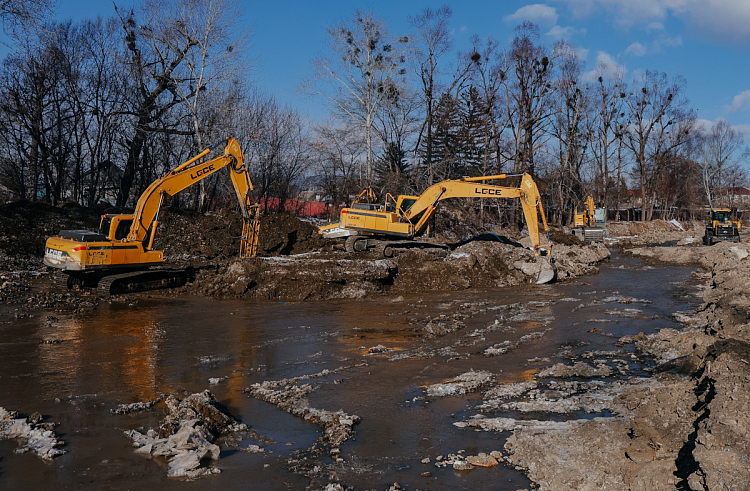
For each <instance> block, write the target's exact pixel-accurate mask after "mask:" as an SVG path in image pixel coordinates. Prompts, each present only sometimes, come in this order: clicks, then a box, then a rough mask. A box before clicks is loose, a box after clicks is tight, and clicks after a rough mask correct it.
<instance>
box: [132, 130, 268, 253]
mask: <svg viewBox="0 0 750 491" xmlns="http://www.w3.org/2000/svg"><path fill="white" fill-rule="evenodd" d="M222 143H226V146H225V147H224V154H223V155H220V156H218V157H215V158H213V159H210V160H207V161H204V162H199V161H200V160H201V159H202V158H203V157H206V156H207V155H208V154H210V153H211V151H212V150H213V149H215V148H216V147H218V146H219V145H221V144H222ZM224 167H229V171H230V172H229V175H230V177H231V179H232V185H233V186H234V191H235V193H236V195H237V199H238V201H239V203H240V205H241V208H242V215H243V220H244V223H245V230H244V231H243V244H242V250H241V256H243V257H248V256H253V255H255V249H256V247H257V228H258V226H257V225H258V224H257V216H258V209H257V205H253V204H252V199H251V195H250V192H251V191H252V190H253V184H252V182H251V181H250V176H249V174H248V172H247V167H246V165H245V156H244V154H243V153H242V150H241V149H240V145H239V143H238V142H237V140H235V139H234V138H226V139H224V140H222V141H220V142H219V143H217V144H216V145H214V146H212V147H210V148H207V149H206V150H204V151H203V152H201V153H200V154H198V155H196V156H195V157H193V158H192V159H190V160H188V161H187V162H185V163H183V164H181V165H179V166H177V167H175V168H174V169H173V170H172V171H171V172H170V173H169V174H167V175H166V176H164V177H162V178H161V179H157V180H156V181H154V182H153V183H152V184H151V185H150V186H149V187H148V188H147V189H146V191H145V192H144V193H143V194H142V195H141V197H140V199H139V200H138V203H137V204H136V206H135V211H134V212H133V223H132V225H131V228H130V232H129V234H128V237H127V240H129V241H138V242H143V243H144V247H145V248H146V249H152V248H153V243H154V236H155V233H156V228H157V227H158V224H159V222H158V217H159V210H160V209H161V206H162V204H163V203H164V200H165V199H167V198H170V197H171V196H174V195H175V194H177V193H179V192H180V191H182V190H184V189H185V188H187V187H189V186H191V185H193V184H195V183H196V182H198V181H201V180H203V179H205V178H206V177H208V176H210V175H211V174H213V173H215V172H217V171H219V170H220V169H222V168H224ZM248 241H249V242H248Z"/></svg>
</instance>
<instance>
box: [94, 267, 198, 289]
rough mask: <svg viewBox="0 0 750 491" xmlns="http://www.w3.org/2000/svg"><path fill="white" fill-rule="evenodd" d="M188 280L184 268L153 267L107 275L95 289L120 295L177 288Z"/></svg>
mask: <svg viewBox="0 0 750 491" xmlns="http://www.w3.org/2000/svg"><path fill="white" fill-rule="evenodd" d="M187 281H188V271H187V270H184V269H154V270H146V271H132V272H129V273H120V274H114V275H108V276H105V277H104V278H102V279H101V280H100V281H99V284H98V286H97V291H98V292H99V293H101V294H103V295H120V294H123V293H135V292H142V291H146V290H158V289H162V288H179V287H181V286H185V284H186V283H187Z"/></svg>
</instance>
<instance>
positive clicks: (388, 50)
mask: <svg viewBox="0 0 750 491" xmlns="http://www.w3.org/2000/svg"><path fill="white" fill-rule="evenodd" d="M327 32H328V35H329V41H330V47H331V50H332V51H333V52H334V53H335V55H336V57H337V58H336V59H335V61H334V60H331V59H329V58H324V57H317V58H315V59H314V60H313V62H312V69H313V75H312V77H311V78H310V79H309V80H308V81H307V82H305V83H304V84H303V90H305V91H306V92H308V93H310V94H315V95H320V96H323V97H325V98H326V99H328V101H329V102H331V104H332V105H333V107H334V110H335V111H336V113H337V114H338V115H339V116H340V117H341V118H343V119H344V120H349V121H353V122H355V123H356V124H357V125H358V126H359V127H361V128H362V129H363V130H364V133H365V151H366V173H365V179H366V181H367V182H368V183H369V182H371V181H372V178H373V147H374V142H373V138H372V137H373V126H374V125H375V119H376V115H377V113H378V111H380V110H381V108H382V107H383V105H384V104H385V103H386V101H388V100H389V99H393V98H395V97H398V94H399V92H400V90H401V89H400V85H401V84H403V83H404V76H405V75H406V69H405V68H403V67H404V64H405V63H406V60H407V56H408V55H407V50H408V48H409V38H408V37H406V36H401V37H393V36H391V35H390V33H389V32H388V28H387V25H386V23H385V22H384V21H383V20H381V19H379V18H377V17H375V14H374V13H373V12H372V11H370V12H367V13H363V12H361V11H359V10H357V11H355V13H354V19H353V20H352V21H351V22H350V23H343V22H341V23H338V24H334V25H333V26H332V27H330V28H328V29H327Z"/></svg>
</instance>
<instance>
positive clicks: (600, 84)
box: [591, 63, 626, 208]
mask: <svg viewBox="0 0 750 491" xmlns="http://www.w3.org/2000/svg"><path fill="white" fill-rule="evenodd" d="M597 72H598V73H599V76H598V77H597V82H596V83H595V84H594V87H592V90H593V91H595V95H594V96H592V105H593V111H592V117H593V118H594V121H593V122H592V129H593V135H592V139H591V150H592V153H593V155H594V160H595V162H596V175H595V176H594V188H595V190H596V191H597V194H598V196H597V198H598V199H599V200H600V202H601V203H602V205H603V206H604V207H609V206H611V203H610V201H611V200H610V191H611V190H612V188H613V187H615V190H616V191H617V195H616V200H615V207H616V208H619V206H620V204H619V199H620V194H619V184H620V176H621V174H622V161H621V159H619V158H618V155H619V148H620V144H621V142H622V133H621V132H620V131H618V128H619V127H620V126H621V124H622V120H623V118H624V117H625V113H624V109H623V103H624V99H625V97H626V88H625V84H624V83H623V81H622V71H621V70H620V69H619V68H618V67H609V66H607V65H605V64H603V63H600V64H599V65H598V66H597ZM613 164H617V173H616V177H615V178H612V177H611V176H612V172H613V171H614V170H615V169H614V165H613Z"/></svg>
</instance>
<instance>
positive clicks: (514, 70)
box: [504, 22, 557, 174]
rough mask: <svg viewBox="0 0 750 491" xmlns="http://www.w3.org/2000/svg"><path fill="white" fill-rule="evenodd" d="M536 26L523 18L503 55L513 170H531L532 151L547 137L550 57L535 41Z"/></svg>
mask: <svg viewBox="0 0 750 491" xmlns="http://www.w3.org/2000/svg"><path fill="white" fill-rule="evenodd" d="M538 38H539V28H538V27H537V26H536V25H535V24H533V23H531V22H524V23H523V24H521V25H520V26H518V27H516V36H515V37H514V38H513V42H512V43H511V49H510V51H509V52H507V53H506V55H505V70H504V71H505V72H506V73H507V77H505V80H506V82H505V91H506V101H507V106H506V112H507V115H506V116H507V119H508V121H509V126H510V130H511V132H512V134H513V154H512V155H510V156H509V157H510V159H512V160H513V173H515V174H517V173H519V172H530V173H532V174H533V173H534V153H535V152H536V151H537V150H538V149H539V148H541V147H542V146H543V145H544V144H545V143H546V142H547V140H548V138H549V137H548V135H547V132H546V127H547V125H548V124H549V118H550V117H551V116H552V111H553V107H554V106H553V105H552V104H550V97H551V96H552V95H553V92H554V90H555V88H554V86H553V84H552V82H553V73H552V68H553V61H554V57H555V55H556V54H557V53H553V56H552V58H550V57H549V56H547V52H546V50H545V49H544V47H543V46H538V45H536V44H535V42H536V40H537V39H538Z"/></svg>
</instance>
